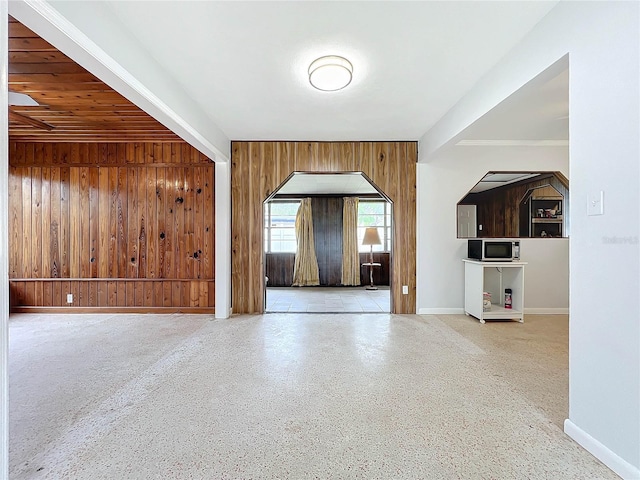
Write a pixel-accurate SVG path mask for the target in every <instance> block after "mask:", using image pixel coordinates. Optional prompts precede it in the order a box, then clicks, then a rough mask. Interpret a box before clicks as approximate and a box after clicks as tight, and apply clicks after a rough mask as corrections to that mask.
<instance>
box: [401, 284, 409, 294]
mask: <svg viewBox="0 0 640 480" xmlns="http://www.w3.org/2000/svg"><path fill="white" fill-rule="evenodd" d="M402 294H403V295H409V285H403V286H402Z"/></svg>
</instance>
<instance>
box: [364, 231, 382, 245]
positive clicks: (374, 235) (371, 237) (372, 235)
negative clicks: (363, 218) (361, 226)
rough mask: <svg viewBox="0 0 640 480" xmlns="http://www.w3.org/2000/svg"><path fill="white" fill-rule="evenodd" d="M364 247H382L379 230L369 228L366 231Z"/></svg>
mask: <svg viewBox="0 0 640 480" xmlns="http://www.w3.org/2000/svg"><path fill="white" fill-rule="evenodd" d="M362 245H382V242H381V241H380V235H378V229H377V228H376V227H367V228H366V229H365V231H364V239H363V240H362Z"/></svg>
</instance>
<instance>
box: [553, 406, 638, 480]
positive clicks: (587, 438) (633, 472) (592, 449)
mask: <svg viewBox="0 0 640 480" xmlns="http://www.w3.org/2000/svg"><path fill="white" fill-rule="evenodd" d="M564 433H566V434H567V435H568V436H569V437H571V438H572V439H573V440H575V441H576V442H577V443H578V444H579V445H580V446H581V447H583V448H584V449H585V450H586V451H587V452H589V453H590V454H591V455H593V456H594V457H596V458H597V459H598V460H600V461H601V462H602V463H604V464H605V465H606V466H607V467H609V468H610V469H611V470H613V471H614V472H615V473H617V474H618V475H620V476H621V477H622V478H624V479H626V480H632V479H637V478H640V468H638V467H634V466H633V465H631V464H630V463H629V462H627V461H626V460H624V459H622V458H620V457H619V456H618V455H616V454H615V453H614V452H612V451H611V450H609V449H608V448H607V447H606V446H604V445H603V444H602V443H600V442H599V441H598V440H596V439H595V438H593V437H592V436H591V435H589V434H588V433H587V432H585V431H584V430H582V429H581V428H580V427H578V426H577V425H576V424H575V423H573V422H572V421H571V420H570V419H568V418H567V419H566V420H565V421H564Z"/></svg>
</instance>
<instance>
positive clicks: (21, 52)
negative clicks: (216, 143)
mask: <svg viewBox="0 0 640 480" xmlns="http://www.w3.org/2000/svg"><path fill="white" fill-rule="evenodd" d="M8 47H9V85H10V87H9V89H10V90H11V91H13V92H17V93H25V94H27V95H30V96H31V97H32V98H34V99H36V100H37V101H38V103H39V104H40V105H39V106H27V107H25V106H12V107H10V112H9V114H10V122H9V137H10V138H11V139H12V140H22V141H32V142H40V141H42V142H52V141H53V142H59V141H74V142H89V143H92V142H95V141H96V140H97V139H100V140H103V141H106V142H122V141H123V140H130V141H154V142H156V145H158V146H159V148H160V149H161V148H162V144H161V143H159V142H176V141H178V140H179V138H178V136H177V135H176V134H175V133H173V132H172V131H171V130H169V129H168V128H166V127H165V126H164V125H162V124H160V123H159V122H158V121H157V120H155V119H154V118H153V117H151V116H150V115H148V114H147V113H146V112H144V111H142V110H140V108H138V107H137V106H136V105H134V104H132V103H131V102H130V101H129V100H127V99H126V98H124V97H123V96H122V95H120V94H119V93H117V92H116V91H114V90H113V89H112V88H110V87H109V86H108V85H107V84H105V83H104V82H102V81H101V80H100V79H98V78H97V77H95V76H94V75H92V74H91V73H90V72H88V71H87V70H85V69H84V68H83V67H81V66H80V65H78V64H77V63H75V62H74V61H72V60H71V59H70V58H69V57H67V56H66V55H64V54H63V53H61V52H60V51H59V50H57V49H56V48H55V47H54V46H53V45H51V44H50V43H48V42H46V41H45V40H43V39H42V38H40V37H39V36H38V35H36V34H35V33H34V32H33V31H31V30H30V29H28V28H27V27H26V26H24V25H23V24H21V23H20V22H18V21H17V20H15V19H14V18H12V17H9V41H8ZM45 126H46V128H43V127H45ZM154 156H155V157H158V156H157V155H154ZM160 157H162V156H161V155H160Z"/></svg>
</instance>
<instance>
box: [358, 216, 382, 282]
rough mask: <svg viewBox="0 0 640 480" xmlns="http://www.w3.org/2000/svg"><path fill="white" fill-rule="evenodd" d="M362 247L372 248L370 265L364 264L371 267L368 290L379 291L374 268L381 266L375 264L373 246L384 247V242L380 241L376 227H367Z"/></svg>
mask: <svg viewBox="0 0 640 480" xmlns="http://www.w3.org/2000/svg"><path fill="white" fill-rule="evenodd" d="M362 245H370V246H371V251H370V252H369V263H364V264H363V265H365V266H368V267H369V285H367V290H377V289H378V287H376V286H375V285H374V284H373V267H380V266H381V264H380V263H373V246H374V245H382V242H381V241H380V235H378V229H377V228H376V227H367V228H366V229H365V231H364V239H363V240H362Z"/></svg>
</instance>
